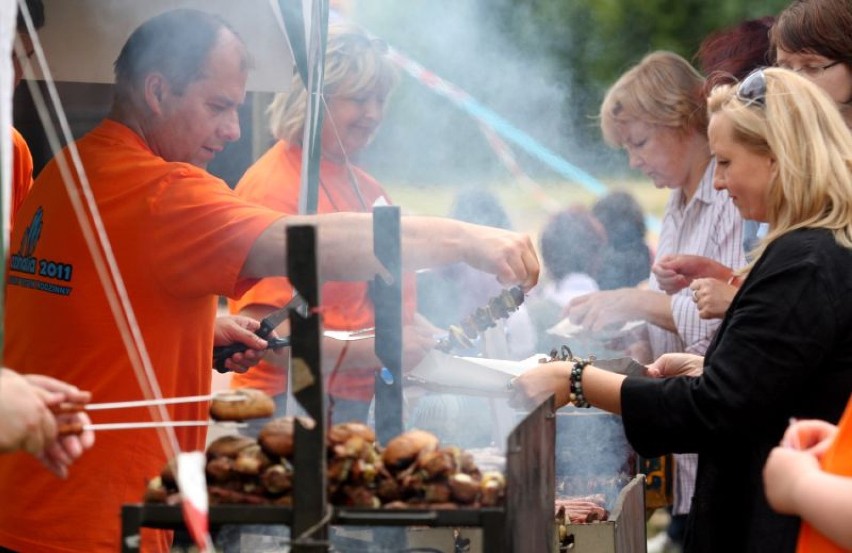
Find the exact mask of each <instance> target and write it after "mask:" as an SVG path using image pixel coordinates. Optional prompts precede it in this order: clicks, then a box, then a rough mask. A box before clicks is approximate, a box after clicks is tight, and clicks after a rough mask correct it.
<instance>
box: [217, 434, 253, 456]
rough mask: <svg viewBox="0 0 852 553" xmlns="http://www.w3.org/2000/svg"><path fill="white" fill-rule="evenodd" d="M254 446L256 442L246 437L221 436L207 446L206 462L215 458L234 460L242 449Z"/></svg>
mask: <svg viewBox="0 0 852 553" xmlns="http://www.w3.org/2000/svg"><path fill="white" fill-rule="evenodd" d="M256 444H257V442H256V441H254V440H253V439H251V438H247V437H246V436H222V437H220V438H216V439H215V440H213V441H212V442H210V445H208V446H207V460H208V461H211V460H213V459H216V458H217V457H230V458H231V459H235V458H236V457H237V454H239V452H240V451H241V450H242V449H244V448H246V447H249V446H252V445H256Z"/></svg>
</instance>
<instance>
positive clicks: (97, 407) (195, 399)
mask: <svg viewBox="0 0 852 553" xmlns="http://www.w3.org/2000/svg"><path fill="white" fill-rule="evenodd" d="M214 399H218V400H219V401H244V400H245V398H244V397H241V396H240V395H239V393H237V392H236V391H234V392H220V393H218V394H206V395H202V396H183V397H166V398H160V399H139V400H133V401H114V402H111V403H87V404H83V403H60V404H58V405H55V406H53V407H52V408H51V410H52V411H53V412H54V413H55V414H62V413H79V412H80V411H101V410H104V409H129V408H132V407H149V406H152V405H174V404H178V403H200V402H202V401H212V400H214Z"/></svg>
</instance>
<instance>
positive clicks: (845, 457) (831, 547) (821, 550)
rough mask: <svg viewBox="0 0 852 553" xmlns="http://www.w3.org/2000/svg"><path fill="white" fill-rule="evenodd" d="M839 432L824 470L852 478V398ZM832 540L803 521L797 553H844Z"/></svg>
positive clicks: (824, 461) (839, 424)
mask: <svg viewBox="0 0 852 553" xmlns="http://www.w3.org/2000/svg"><path fill="white" fill-rule="evenodd" d="M837 428H838V432H837V435H836V436H835V438H834V443H833V444H832V445H831V447H829V449H828V451H826V452H825V455H823V457H822V469H823V470H824V471H826V472H830V473H832V474H839V475H841V476H847V477H850V478H852V398H849V403H848V404H846V411H845V412H844V413H843V417H842V418H841V419H840V423H838V425H837ZM844 551H847V550H846V549H843V548H842V547H838V546H837V545H835V544H834V542H832V541H831V540H829V539H828V538H826V537H825V536H823V535H822V534H820V533H819V532H818V531H817V530H815V529H814V528H813V527H812V526H811V525H810V524H808V523H807V522H805V521H802V529H801V530H800V531H799V544H798V546H797V547H796V552H797V553H843V552H844Z"/></svg>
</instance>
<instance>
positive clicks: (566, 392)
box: [509, 362, 572, 409]
mask: <svg viewBox="0 0 852 553" xmlns="http://www.w3.org/2000/svg"><path fill="white" fill-rule="evenodd" d="M571 368H572V364H571V363H565V362H553V363H539V365H538V366H536V367H533V368H532V369H530V370H528V371H526V372H524V374H522V375H521V376H519V377H517V378H515V379H514V380H512V383H511V396H510V398H509V404H510V405H511V406H513V407H516V408H526V407H530V406H535V405H538V404H539V403H541V402H542V401H544V400H545V399H547V397H548V396H550V395H551V394H555V396H556V407H557V409H558V408H559V407H562V406H564V405H567V404H568V401H569V399H570V392H571V390H570V385H569V376H570V374H571Z"/></svg>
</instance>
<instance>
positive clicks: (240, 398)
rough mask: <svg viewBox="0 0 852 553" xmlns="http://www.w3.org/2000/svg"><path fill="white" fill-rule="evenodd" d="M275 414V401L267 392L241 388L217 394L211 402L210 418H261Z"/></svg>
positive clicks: (233, 419) (226, 419)
mask: <svg viewBox="0 0 852 553" xmlns="http://www.w3.org/2000/svg"><path fill="white" fill-rule="evenodd" d="M273 414H275V402H274V401H272V398H271V397H269V396H268V395H267V394H265V393H263V392H261V391H260V390H255V389H252V388H240V389H238V390H232V391H230V392H224V393H221V394H217V395H216V396H215V397H214V398H213V401H212V402H211V403H210V418H211V419H213V420H216V421H244V420H246V419H261V418H263V417H271V416H272V415H273Z"/></svg>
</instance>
